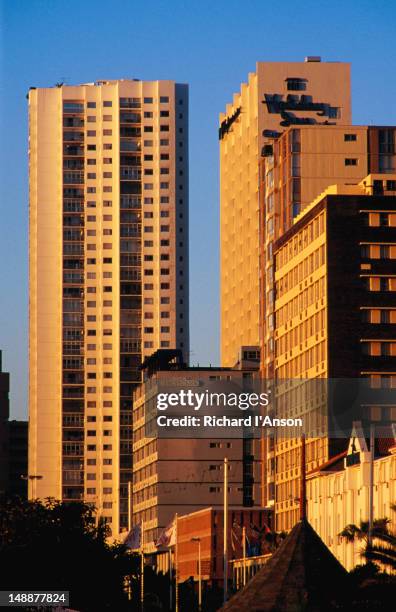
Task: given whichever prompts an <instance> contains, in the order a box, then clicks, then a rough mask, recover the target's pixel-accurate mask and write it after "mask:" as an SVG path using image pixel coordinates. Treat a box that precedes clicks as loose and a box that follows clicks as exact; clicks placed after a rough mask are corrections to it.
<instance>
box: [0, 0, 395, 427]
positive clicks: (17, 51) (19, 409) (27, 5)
mask: <svg viewBox="0 0 396 612" xmlns="http://www.w3.org/2000/svg"><path fill="white" fill-rule="evenodd" d="M1 7H2V12H1V26H2V27H1V41H0V42H1V77H2V78H1V81H2V83H3V87H2V89H1V90H0V117H1V128H2V138H1V139H0V143H1V144H0V147H1V151H0V155H1V159H0V172H1V194H0V196H1V197H0V206H1V211H0V229H1V233H0V236H1V239H0V256H1V260H0V261H1V262H2V265H1V266H0V278H1V290H0V348H1V349H3V351H4V353H3V363H4V368H5V369H6V370H8V371H10V372H11V407H12V416H13V417H14V418H18V417H24V416H25V415H26V414H27V355H28V343H27V311H28V291H27V287H28V284H27V283H28V267H27V263H28V261H27V257H28V182H27V103H26V98H25V96H26V93H27V91H28V89H29V87H30V86H36V87H46V86H51V85H53V84H55V83H56V82H57V81H59V80H66V82H67V83H69V84H73V83H81V82H85V81H94V80H97V79H103V78H110V79H113V78H128V77H131V78H141V79H147V80H149V79H174V80H176V81H179V82H186V83H189V85H190V223H191V225H190V253H191V256H190V265H191V268H190V277H191V351H192V354H191V360H192V362H193V363H197V362H199V363H201V364H203V363H212V364H217V363H218V360H219V349H218V345H219V303H218V231H219V230H218V220H219V214H218V212H219V198H218V190H219V187H218V141H217V119H218V113H219V112H220V111H222V110H223V109H224V107H225V104H226V102H228V101H229V100H230V99H231V96H232V93H233V92H234V91H236V90H238V89H239V86H240V83H241V82H242V81H245V80H246V78H247V75H248V73H249V71H254V69H255V62H256V61H258V60H262V61H277V60H278V61H286V60H289V61H302V60H303V59H304V57H305V56H306V55H321V56H322V58H323V59H324V60H334V61H350V62H351V63H352V108H353V121H354V123H360V124H365V123H368V124H371V123H373V124H381V123H383V124H385V123H387V124H395V123H396V79H395V68H396V66H395V64H396V62H395V60H396V46H395V34H396V26H395V23H396V4H395V3H394V2H392V1H391V0H388V1H386V2H384V1H381V0H379V1H378V0H377V2H375V3H374V2H372V0H369V1H368V0H354V1H350V0H345V1H344V2H339V1H338V0H332V1H331V2H317V0H316V1H311V0H305V1H304V2H296V1H295V0H294V1H289V0H284V1H283V2H268V3H266V2H263V0H260V1H256V0H245V1H244V2H242V1H235V0H227V1H223V0H217V1H216V0H211V1H210V2H208V1H207V0H199V1H198V0H197V1H195V0H191V1H190V2H183V1H181V0H168V1H162V0H157V1H152V0H145V1H143V2H135V1H131V0H112V1H111V2H104V1H102V0H96V1H93V0H84V1H81V0H79V1H76V0H68V1H67V2H65V1H64V0H3V2H1Z"/></svg>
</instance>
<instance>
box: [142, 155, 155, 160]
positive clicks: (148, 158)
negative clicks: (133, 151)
mask: <svg viewBox="0 0 396 612" xmlns="http://www.w3.org/2000/svg"><path fill="white" fill-rule="evenodd" d="M153 159H154V156H153V155H145V156H144V160H145V161H153Z"/></svg>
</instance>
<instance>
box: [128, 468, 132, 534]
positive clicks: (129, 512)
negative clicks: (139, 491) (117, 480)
mask: <svg viewBox="0 0 396 612" xmlns="http://www.w3.org/2000/svg"><path fill="white" fill-rule="evenodd" d="M131 529H132V482H131V481H130V480H129V481H128V533H129V532H130V531H131Z"/></svg>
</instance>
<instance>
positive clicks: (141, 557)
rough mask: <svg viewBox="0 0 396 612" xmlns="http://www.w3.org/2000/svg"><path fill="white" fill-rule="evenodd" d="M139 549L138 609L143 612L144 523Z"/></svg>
mask: <svg viewBox="0 0 396 612" xmlns="http://www.w3.org/2000/svg"><path fill="white" fill-rule="evenodd" d="M141 530H142V531H141V542H140V544H141V547H140V607H141V610H142V612H144V521H143V520H142V527H141Z"/></svg>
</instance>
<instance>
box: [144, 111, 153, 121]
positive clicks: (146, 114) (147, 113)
mask: <svg viewBox="0 0 396 612" xmlns="http://www.w3.org/2000/svg"><path fill="white" fill-rule="evenodd" d="M143 116H144V118H145V119H151V118H152V116H153V113H152V112H151V111H145V112H144V114H143Z"/></svg>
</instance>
